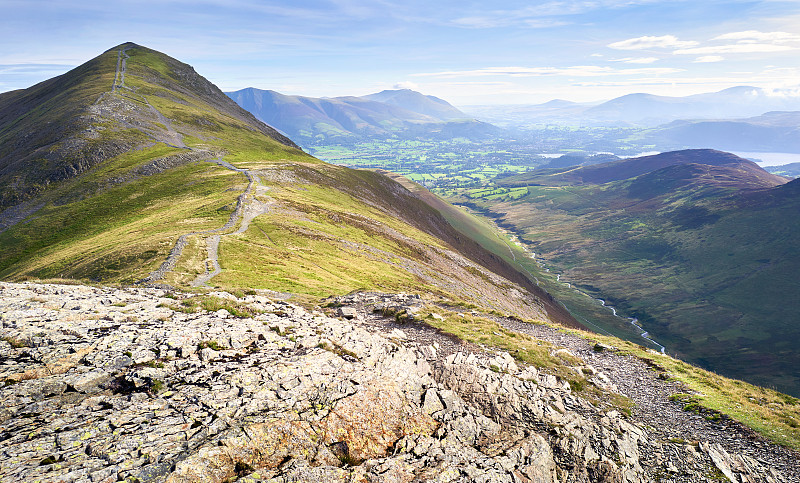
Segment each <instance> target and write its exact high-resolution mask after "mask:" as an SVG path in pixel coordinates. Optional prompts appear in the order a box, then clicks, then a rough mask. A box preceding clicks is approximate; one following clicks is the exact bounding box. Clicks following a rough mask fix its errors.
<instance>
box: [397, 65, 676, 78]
mask: <svg viewBox="0 0 800 483" xmlns="http://www.w3.org/2000/svg"><path fill="white" fill-rule="evenodd" d="M677 72H683V69H673V68H670V67H644V68H639V69H615V68H612V67H600V66H596V65H576V66H571V67H518V66H514V67H486V68H483V69H474V70H459V71H444V72H424V73H419V74H411V75H412V76H414V77H440V78H450V77H478V76H511V77H542V76H571V77H595V76H607V75H663V74H674V73H677Z"/></svg>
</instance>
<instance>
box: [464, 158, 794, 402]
mask: <svg viewBox="0 0 800 483" xmlns="http://www.w3.org/2000/svg"><path fill="white" fill-rule="evenodd" d="M787 181H788V180H787V179H786V178H782V177H779V176H776V175H773V174H770V173H767V172H766V171H764V170H763V169H761V168H760V167H758V166H757V165H755V164H754V163H752V162H750V161H747V160H745V159H742V158H739V157H737V156H735V155H732V154H730V153H723V152H718V151H713V150H687V151H679V152H674V153H662V154H659V155H655V156H646V157H640V158H633V159H626V160H620V161H614V162H610V163H604V164H598V165H592V166H582V167H572V168H562V169H555V170H544V172H543V173H540V172H539V170H535V171H532V172H529V173H525V174H521V175H517V176H512V177H505V178H499V179H497V180H496V184H497V187H498V188H497V189H512V190H516V191H515V192H519V195H517V196H515V197H505V198H498V197H494V198H493V197H492V196H491V195H492V193H493V192H492V190H491V189H488V190H486V189H485V190H484V191H485V192H486V193H487V194H486V195H484V194H482V193H481V192H478V191H477V190H476V192H475V194H474V195H471V196H469V197H466V196H465V198H464V200H463V201H464V202H465V203H467V204H469V205H470V206H474V207H476V208H478V209H481V210H483V211H484V212H486V213H488V214H490V215H492V216H494V217H496V219H497V221H498V223H500V224H501V225H502V226H504V227H506V228H507V229H510V230H512V231H514V232H516V233H518V234H520V237H521V238H522V239H523V240H524V241H526V242H527V243H528V244H529V245H530V249H531V250H532V251H535V252H536V253H537V255H540V256H542V257H543V260H545V262H546V263H547V264H548V267H550V268H551V270H557V271H558V272H559V273H560V280H561V281H566V282H569V283H571V284H572V285H571V286H577V287H580V288H582V289H583V290H585V291H587V292H588V293H590V294H591V295H593V296H594V297H597V298H602V299H603V300H605V301H606V303H607V304H609V305H613V306H614V307H615V308H616V310H617V311H618V313H620V314H624V315H625V316H628V317H636V318H638V320H639V324H640V325H642V327H643V328H644V330H646V331H648V333H649V336H650V337H651V338H653V339H655V340H656V341H658V342H659V343H660V344H663V345H664V346H666V348H667V351H668V352H669V353H672V354H677V355H679V356H680V357H682V358H685V359H686V360H688V361H691V362H693V363H695V364H699V365H701V366H702V367H705V368H707V369H710V370H713V371H716V372H719V373H721V374H725V375H728V376H731V377H736V378H741V379H744V380H747V381H750V382H754V383H757V384H761V385H767V386H772V387H778V388H781V390H783V391H787V392H789V393H791V394H795V395H798V394H800V371H798V370H797V369H796V368H798V367H800V351H798V350H797V348H796V347H794V344H793V343H791V342H789V341H791V340H796V338H797V337H800V326H798V325H797V324H796V321H797V314H798V313H800V303H798V302H797V300H798V299H797V297H796V294H797V293H800V282H798V281H797V279H796V277H795V273H797V270H799V269H800V261H798V260H800V259H799V258H798V257H797V243H796V242H797V240H798V237H800V219H798V216H800V215H798V214H799V213H800V210H799V209H800V190H798V189H797V186H800V185H798V184H797V182H796V181H792V182H787ZM467 194H469V193H467Z"/></svg>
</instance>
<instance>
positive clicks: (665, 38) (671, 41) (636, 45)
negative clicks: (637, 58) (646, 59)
mask: <svg viewBox="0 0 800 483" xmlns="http://www.w3.org/2000/svg"><path fill="white" fill-rule="evenodd" d="M697 44H698V43H697V42H695V41H694V40H678V38H677V37H675V36H674V35H662V36H660V37H655V36H649V35H645V36H644V37H636V38H633V39H628V40H621V41H619V42H614V43H612V44H608V46H609V47H610V48H612V49H617V50H645V49H674V48H683V47H692V46H695V45H697Z"/></svg>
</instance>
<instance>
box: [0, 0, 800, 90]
mask: <svg viewBox="0 0 800 483" xmlns="http://www.w3.org/2000/svg"><path fill="white" fill-rule="evenodd" d="M0 12H2V15H0V32H2V35H0V92H4V91H8V90H13V89H20V88H25V87H29V86H31V85H33V84H35V83H37V82H40V81H42V80H45V79H48V78H50V77H53V76H56V75H59V74H62V73H64V72H66V71H68V70H70V69H71V68H74V67H76V66H78V65H80V64H82V63H83V62H86V61H88V60H89V59H91V58H93V57H96V56H97V55H99V54H101V53H102V52H104V51H105V50H108V49H110V48H112V47H114V46H116V45H119V44H121V43H123V42H129V41H130V42H135V43H137V44H140V45H144V46H146V47H149V48H152V49H155V50H158V51H160V52H163V53H165V54H167V55H170V56H172V57H175V58H177V59H179V60H181V61H183V62H186V63H188V64H191V65H192V66H193V67H194V68H195V69H196V70H197V72H199V73H200V74H201V75H203V76H205V77H206V78H207V79H209V80H210V81H211V82H213V83H215V84H216V85H217V86H219V87H220V88H221V89H222V90H224V91H234V90H238V89H243V88H245V87H257V88H260V89H272V90H276V91H278V92H281V93H283V94H292V95H305V96H313V97H334V96H344V95H365V94H370V93H373V92H378V91H380V90H383V89H393V88H411V89H415V90H418V91H420V92H423V93H425V94H431V95H435V96H438V97H441V98H443V99H446V100H448V101H450V102H451V103H453V104H455V105H457V106H469V105H486V104H536V103H542V102H546V101H549V100H552V99H566V100H570V101H576V102H592V101H600V100H607V99H612V98H614V97H618V96H621V95H625V94H630V93H636V92H645V93H650V94H657V95H667V96H684V95H690V94H697V93H702V92H713V91H719V90H722V89H725V88H728V87H733V86H738V85H750V86H755V87H761V88H765V89H773V90H775V92H776V93H778V92H779V93H782V94H785V93H787V92H789V93H798V95H800V0H574V1H569V0H560V1H559V0H552V1H550V0H544V1H535V0H534V1H530V0H529V1H516V0H513V1H505V0H497V1H494V2H492V1H485V0H482V1H472V0H458V1H451V0H372V1H369V0H294V1H288V0H265V1H256V0H224V1H223V0H172V1H170V0H162V1H151V0H137V1H134V0H121V1H114V0H107V1H79V0H59V1H37V0H0Z"/></svg>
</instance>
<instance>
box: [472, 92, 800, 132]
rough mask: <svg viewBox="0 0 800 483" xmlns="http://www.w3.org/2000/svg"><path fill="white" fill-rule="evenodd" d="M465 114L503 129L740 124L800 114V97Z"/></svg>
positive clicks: (709, 96) (707, 98) (728, 96)
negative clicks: (782, 114)
mask: <svg viewBox="0 0 800 483" xmlns="http://www.w3.org/2000/svg"><path fill="white" fill-rule="evenodd" d="M464 109H465V111H466V112H467V113H469V114H471V115H473V116H475V117H476V118H477V119H481V120H485V121H487V122H491V123H495V124H497V125H498V126H502V127H525V126H531V125H535V124H547V123H565V124H583V125H620V126H643V127H653V126H658V125H661V124H666V123H668V122H671V121H675V120H685V119H737V118H749V117H754V116H760V115H762V114H764V113H767V112H769V111H800V96H798V95H796V94H795V93H794V92H792V91H767V90H764V89H761V88H758V87H749V86H739V87H731V88H729V89H725V90H722V91H719V92H711V93H705V94H696V95H691V96H685V97H668V96H656V95H652V94H642V93H638V94H628V95H625V96H622V97H617V98H615V99H612V100H610V101H606V102H602V103H599V104H598V103H594V104H591V103H585V104H580V103H573V102H569V101H563V100H553V101H550V102H547V103H544V104H536V105H527V106H526V105H519V106H472V107H465V108H464Z"/></svg>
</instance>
